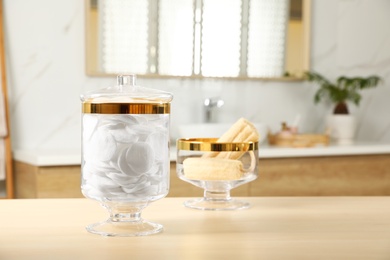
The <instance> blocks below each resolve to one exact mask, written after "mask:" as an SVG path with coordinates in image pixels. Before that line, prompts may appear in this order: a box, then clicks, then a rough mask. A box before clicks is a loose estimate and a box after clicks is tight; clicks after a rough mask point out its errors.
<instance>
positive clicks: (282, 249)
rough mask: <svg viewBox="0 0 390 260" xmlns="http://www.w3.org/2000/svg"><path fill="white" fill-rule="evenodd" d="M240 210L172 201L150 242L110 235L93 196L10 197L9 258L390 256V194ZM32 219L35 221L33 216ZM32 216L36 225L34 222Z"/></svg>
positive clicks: (0, 205)
mask: <svg viewBox="0 0 390 260" xmlns="http://www.w3.org/2000/svg"><path fill="white" fill-rule="evenodd" d="M241 199H242V200H245V201H248V202H249V203H251V207H250V208H249V209H246V210H240V211H197V210H193V209H188V208H185V207H184V206H183V202H184V201H185V200H186V198H164V199H161V200H159V201H156V202H154V203H151V204H150V205H149V206H148V207H147V208H145V210H144V211H143V213H142V217H143V218H144V219H146V220H149V221H153V222H157V223H160V224H162V225H163V227H164V230H163V232H162V233H159V234H155V235H151V236H146V237H122V238H115V237H102V236H99V235H94V234H90V233H88V232H87V231H86V230H85V226H86V225H88V224H91V223H94V222H98V221H102V220H104V219H106V218H108V212H107V211H106V210H105V209H104V208H102V207H101V206H100V205H99V203H97V202H95V201H92V200H87V199H39V200H31V199H30V200H26V199H20V200H2V201H0V214H1V216H2V221H1V222H0V229H1V230H2V232H1V234H0V237H1V241H2V242H1V243H0V251H1V256H2V259H184V260H185V259H389V256H390V248H389V245H390V208H389V207H388V205H389V204H390V198H389V197H306V198H303V197H295V198H293V197H284V198H280V197H270V198H261V197H252V198H248V197H244V198H241ZM26 216H28V217H27V218H26ZM26 219H27V220H28V221H26Z"/></svg>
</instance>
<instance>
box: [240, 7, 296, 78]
mask: <svg viewBox="0 0 390 260" xmlns="http://www.w3.org/2000/svg"><path fill="white" fill-rule="evenodd" d="M288 7H289V1H288V0H272V1H264V0H251V1H250V9H249V33H248V62H247V73H248V76H250V77H280V76H282V75H283V73H284V55H285V44H286V28H287V22H288Z"/></svg>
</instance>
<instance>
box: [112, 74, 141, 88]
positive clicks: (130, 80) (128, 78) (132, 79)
mask: <svg viewBox="0 0 390 260" xmlns="http://www.w3.org/2000/svg"><path fill="white" fill-rule="evenodd" d="M136 81H137V76H136V75H134V74H132V75H118V76H117V83H118V85H119V86H135V85H136Z"/></svg>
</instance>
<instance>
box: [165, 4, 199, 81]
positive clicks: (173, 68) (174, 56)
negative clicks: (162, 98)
mask: <svg viewBox="0 0 390 260" xmlns="http://www.w3.org/2000/svg"><path fill="white" fill-rule="evenodd" d="M193 22H194V2H193V0H160V2H159V25H158V26H159V30H158V31H159V32H158V33H159V34H158V42H159V52H158V65H159V68H158V72H159V74H162V75H175V76H190V75H191V74H192V64H193V54H192V53H193V43H194V30H193V27H194V26H193Z"/></svg>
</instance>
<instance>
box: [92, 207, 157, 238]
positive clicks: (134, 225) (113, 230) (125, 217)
mask: <svg viewBox="0 0 390 260" xmlns="http://www.w3.org/2000/svg"><path fill="white" fill-rule="evenodd" d="M103 206H104V207H105V208H107V209H108V210H109V211H110V213H111V214H110V218H108V219H107V220H106V221H102V222H98V223H93V224H90V225H88V226H87V227H86V230H87V231H88V232H90V233H93V234H98V235H102V236H112V237H115V236H118V237H132V236H146V235H152V234H156V233H159V232H161V231H162V230H163V226H162V225H161V224H158V223H153V222H149V221H146V220H144V219H142V218H141V212H142V209H143V208H145V207H146V206H147V203H146V204H138V205H132V204H131V205H126V204H120V205H117V204H115V203H111V204H103Z"/></svg>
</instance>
